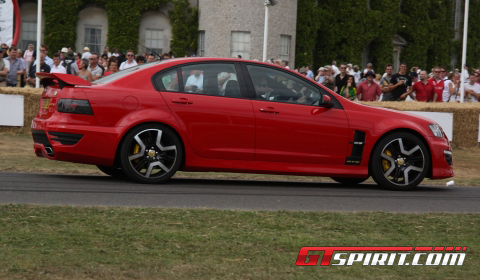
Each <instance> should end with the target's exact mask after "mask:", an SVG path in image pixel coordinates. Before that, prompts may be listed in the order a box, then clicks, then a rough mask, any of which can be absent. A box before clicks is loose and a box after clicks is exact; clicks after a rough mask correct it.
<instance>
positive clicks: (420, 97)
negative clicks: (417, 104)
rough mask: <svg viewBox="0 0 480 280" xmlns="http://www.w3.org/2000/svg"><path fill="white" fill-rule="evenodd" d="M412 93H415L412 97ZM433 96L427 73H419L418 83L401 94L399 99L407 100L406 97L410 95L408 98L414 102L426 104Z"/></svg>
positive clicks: (432, 88)
mask: <svg viewBox="0 0 480 280" xmlns="http://www.w3.org/2000/svg"><path fill="white" fill-rule="evenodd" d="M413 92H415V95H413ZM434 94H435V90H434V86H433V84H432V83H431V82H430V81H429V80H428V73H427V71H421V72H420V81H418V82H416V83H414V84H413V86H412V87H410V90H408V91H407V92H405V93H404V94H402V95H401V96H400V98H401V99H405V98H407V96H408V95H410V97H411V98H412V99H414V100H415V101H421V102H428V101H432V99H430V98H431V97H433V96H434Z"/></svg>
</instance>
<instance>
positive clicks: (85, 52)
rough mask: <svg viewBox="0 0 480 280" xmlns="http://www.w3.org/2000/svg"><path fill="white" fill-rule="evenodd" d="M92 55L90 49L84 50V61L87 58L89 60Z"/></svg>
mask: <svg viewBox="0 0 480 280" xmlns="http://www.w3.org/2000/svg"><path fill="white" fill-rule="evenodd" d="M91 55H92V54H91V53H90V48H89V47H85V48H83V54H82V59H84V58H86V59H89V58H90V56H91Z"/></svg>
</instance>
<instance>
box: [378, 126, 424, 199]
mask: <svg viewBox="0 0 480 280" xmlns="http://www.w3.org/2000/svg"><path fill="white" fill-rule="evenodd" d="M370 162H371V166H370V167H371V173H372V174H371V175H372V177H373V179H374V180H375V182H377V184H379V185H381V186H383V187H385V188H387V189H391V190H398V191H406V190H413V189H414V188H415V187H416V186H418V184H420V182H422V180H423V179H424V178H425V175H426V174H427V171H428V170H429V168H430V154H429V152H428V149H427V147H426V146H425V144H424V143H423V142H422V141H421V140H420V138H418V137H417V136H415V135H413V134H411V133H408V132H397V133H392V134H390V135H388V136H387V137H385V138H383V139H382V140H380V142H379V143H378V145H377V146H376V147H375V150H374V151H373V154H372V158H371V161H370Z"/></svg>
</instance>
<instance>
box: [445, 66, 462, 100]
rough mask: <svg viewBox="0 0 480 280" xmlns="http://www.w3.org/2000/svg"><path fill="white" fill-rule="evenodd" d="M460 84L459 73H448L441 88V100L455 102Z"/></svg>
mask: <svg viewBox="0 0 480 280" xmlns="http://www.w3.org/2000/svg"><path fill="white" fill-rule="evenodd" d="M459 85H460V75H459V74H454V73H450V74H448V77H447V79H446V80H445V83H444V88H443V97H442V100H443V102H456V101H457V92H458V90H459Z"/></svg>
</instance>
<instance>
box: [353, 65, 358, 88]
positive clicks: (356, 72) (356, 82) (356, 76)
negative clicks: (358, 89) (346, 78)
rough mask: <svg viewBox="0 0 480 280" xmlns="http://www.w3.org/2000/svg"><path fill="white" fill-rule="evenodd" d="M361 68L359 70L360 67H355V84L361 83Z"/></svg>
mask: <svg viewBox="0 0 480 280" xmlns="http://www.w3.org/2000/svg"><path fill="white" fill-rule="evenodd" d="M359 69H360V68H358V65H355V66H353V74H352V76H353V78H354V79H355V84H357V85H358V84H359V83H358V82H359V81H360V71H359Z"/></svg>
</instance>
